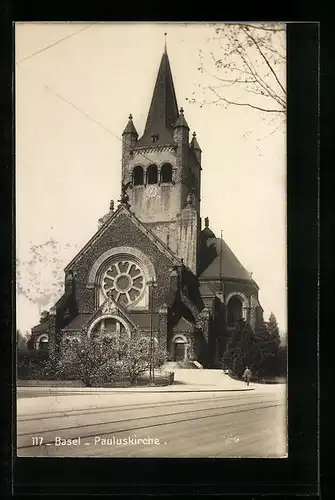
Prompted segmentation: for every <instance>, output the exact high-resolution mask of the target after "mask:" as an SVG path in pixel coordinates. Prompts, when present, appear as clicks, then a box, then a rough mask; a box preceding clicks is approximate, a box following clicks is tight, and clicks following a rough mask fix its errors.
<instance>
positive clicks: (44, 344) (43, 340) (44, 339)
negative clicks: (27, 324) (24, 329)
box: [36, 335, 49, 351]
mask: <svg viewBox="0 0 335 500" xmlns="http://www.w3.org/2000/svg"><path fill="white" fill-rule="evenodd" d="M36 344H37V345H36V347H37V349H39V350H40V351H47V350H48V346H49V338H48V336H47V335H42V336H41V337H40V338H39V339H38V340H37V343H36Z"/></svg>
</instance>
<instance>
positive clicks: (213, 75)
mask: <svg viewBox="0 0 335 500" xmlns="http://www.w3.org/2000/svg"><path fill="white" fill-rule="evenodd" d="M211 26H212V27H213V37H211V38H209V39H208V40H207V44H208V46H207V47H206V48H204V49H201V50H199V67H198V71H199V72H200V73H202V74H203V75H204V77H205V78H206V80H207V77H208V83H206V84H202V83H198V84H197V87H198V91H196V92H194V93H193V97H192V99H190V102H192V103H198V104H200V106H201V107H202V106H204V105H206V104H215V105H217V106H219V105H223V106H225V107H228V106H242V107H248V108H252V109H254V110H256V111H258V112H262V113H265V114H267V115H272V116H273V115H277V116H279V117H285V115H286V85H285V79H286V70H285V68H286V65H285V61H286V38H285V31H286V30H285V25H283V24H280V23H224V24H213V25H211ZM199 92H201V93H202V96H203V97H202V98H200V97H199Z"/></svg>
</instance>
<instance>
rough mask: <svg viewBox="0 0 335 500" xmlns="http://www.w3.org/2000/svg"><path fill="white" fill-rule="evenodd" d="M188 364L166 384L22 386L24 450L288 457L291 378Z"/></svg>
mask: <svg viewBox="0 0 335 500" xmlns="http://www.w3.org/2000/svg"><path fill="white" fill-rule="evenodd" d="M181 371H182V372H183V373H182V374H179V373H177V374H176V379H177V380H179V384H176V385H173V386H166V387H161V388H159V387H150V388H149V387H145V388H144V387H142V388H138V389H136V388H135V389H100V388H97V389H92V388H74V387H71V388H69V387H67V388H54V387H53V388H50V387H24V388H18V391H17V455H18V456H19V457H35V456H36V457H38V456H39V457H43V456H44V457H45V456H51V457H52V456H58V457H157V458H159V457H171V458H175V457H178V458H182V457H184V458H191V457H192V458H204V457H208V458H209V457H222V458H228V457H229V458H230V457H258V458H261V457H269V458H281V457H285V456H287V447H286V386H285V385H284V384H274V385H265V384H264V385H261V384H250V386H249V387H247V386H246V385H245V384H244V383H243V382H240V381H236V380H232V379H231V378H230V377H228V376H225V375H223V374H222V372H220V371H219V370H218V371H216V372H217V374H215V373H214V371H213V370H211V373H206V372H205V371H203V370H201V372H202V375H201V374H200V373H199V372H200V370H199V371H198V370H195V371H196V372H197V373H196V374H195V373H193V374H189V373H186V371H188V370H186V371H185V370H181ZM190 371H193V372H194V370H190ZM208 372H209V370H208ZM219 372H220V373H219Z"/></svg>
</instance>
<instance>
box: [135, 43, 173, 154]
mask: <svg viewBox="0 0 335 500" xmlns="http://www.w3.org/2000/svg"><path fill="white" fill-rule="evenodd" d="M177 118H178V106H177V99H176V93H175V89H174V84H173V79H172V73H171V68H170V62H169V57H168V55H167V52H166V50H165V51H164V53H163V55H162V58H161V63H160V66H159V70H158V74H157V78H156V83H155V87H154V91H153V95H152V99H151V104H150V109H149V113H148V117H147V121H146V125H145V129H144V133H143V136H142V137H141V139H140V140H139V141H138V145H139V146H147V145H151V144H152V143H153V140H154V141H155V143H156V144H170V143H172V142H173V138H172V133H173V125H174V124H175V122H176V120H177ZM157 136H158V137H157ZM153 137H154V139H153Z"/></svg>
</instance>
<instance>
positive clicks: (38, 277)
mask: <svg viewBox="0 0 335 500" xmlns="http://www.w3.org/2000/svg"><path fill="white" fill-rule="evenodd" d="M75 246H76V245H73V244H71V243H68V244H67V248H65V249H63V248H61V246H60V244H59V243H58V242H57V241H56V240H55V239H54V238H49V239H48V240H47V241H45V242H44V243H42V244H38V245H31V247H30V252H29V257H28V258H27V259H25V260H24V259H17V260H16V287H17V293H18V294H20V295H23V296H24V297H26V298H27V299H28V300H29V301H30V302H31V303H32V304H36V305H37V307H38V312H39V313H41V312H42V310H43V309H45V308H48V307H50V305H51V304H52V303H53V302H55V300H56V299H57V298H58V297H59V296H60V295H61V293H62V291H63V286H64V271H63V268H64V265H65V262H64V259H63V258H61V257H60V255H61V254H62V253H63V251H64V250H69V249H72V248H73V247H75Z"/></svg>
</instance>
